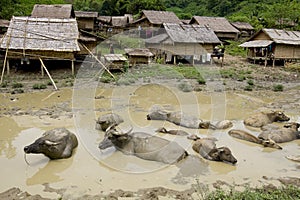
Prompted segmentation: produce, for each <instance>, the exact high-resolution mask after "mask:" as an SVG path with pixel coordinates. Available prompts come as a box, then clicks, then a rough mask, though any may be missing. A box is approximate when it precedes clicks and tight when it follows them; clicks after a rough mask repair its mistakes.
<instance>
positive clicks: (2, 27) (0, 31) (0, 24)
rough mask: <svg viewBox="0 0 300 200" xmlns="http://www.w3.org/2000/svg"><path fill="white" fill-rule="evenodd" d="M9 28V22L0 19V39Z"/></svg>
mask: <svg viewBox="0 0 300 200" xmlns="http://www.w3.org/2000/svg"><path fill="white" fill-rule="evenodd" d="M8 26H9V21H8V20H6V19H0V39H1V37H2V36H3V35H4V33H6V31H7V28H8Z"/></svg>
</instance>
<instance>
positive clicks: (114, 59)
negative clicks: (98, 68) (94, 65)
mask: <svg viewBox="0 0 300 200" xmlns="http://www.w3.org/2000/svg"><path fill="white" fill-rule="evenodd" d="M103 57H104V64H105V66H106V68H107V69H109V70H121V71H123V70H124V66H125V63H126V61H127V58H126V57H125V56H124V55H122V54H105V55H103Z"/></svg>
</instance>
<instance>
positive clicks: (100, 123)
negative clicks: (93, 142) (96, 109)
mask: <svg viewBox="0 0 300 200" xmlns="http://www.w3.org/2000/svg"><path fill="white" fill-rule="evenodd" d="M123 122H124V120H123V118H122V117H121V116H120V115H118V114H115V113H109V114H105V115H102V116H100V117H99V118H98V119H97V120H96V129H97V130H102V131H105V130H106V129H107V128H108V127H109V126H111V125H113V124H117V125H118V124H121V123H123Z"/></svg>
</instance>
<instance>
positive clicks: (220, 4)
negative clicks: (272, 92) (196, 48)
mask: <svg viewBox="0 0 300 200" xmlns="http://www.w3.org/2000/svg"><path fill="white" fill-rule="evenodd" d="M64 3H72V4H73V6H74V9H75V10H83V11H96V12H99V14H100V15H112V16H118V15H124V14H126V13H129V14H133V15H134V16H135V17H138V16H139V14H140V13H141V11H142V10H168V11H173V12H175V14H176V15H177V16H178V17H179V18H181V19H191V17H192V16H195V15H198V16H221V17H226V18H228V19H229V20H230V21H243V22H249V23H250V24H251V25H252V26H253V27H255V29H256V30H258V29H260V28H262V27H266V28H290V29H294V30H300V23H299V20H300V1H299V0H264V1H258V0H247V1H246V0H231V1H228V0H227V1H224V0H214V1H207V0H131V1H125V0H89V1H82V0H72V1H70V0H6V1H1V2H0V18H3V19H10V18H11V17H12V16H29V15H30V13H31V11H32V8H33V6H34V4H64Z"/></svg>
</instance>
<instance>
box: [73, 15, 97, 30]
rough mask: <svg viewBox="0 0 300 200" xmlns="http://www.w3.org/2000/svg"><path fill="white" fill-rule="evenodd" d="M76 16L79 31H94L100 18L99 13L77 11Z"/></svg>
mask: <svg viewBox="0 0 300 200" xmlns="http://www.w3.org/2000/svg"><path fill="white" fill-rule="evenodd" d="M75 16H76V19H77V23H78V28H79V29H83V30H86V31H94V27H95V25H96V21H97V17H98V13H97V12H86V11H75Z"/></svg>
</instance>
